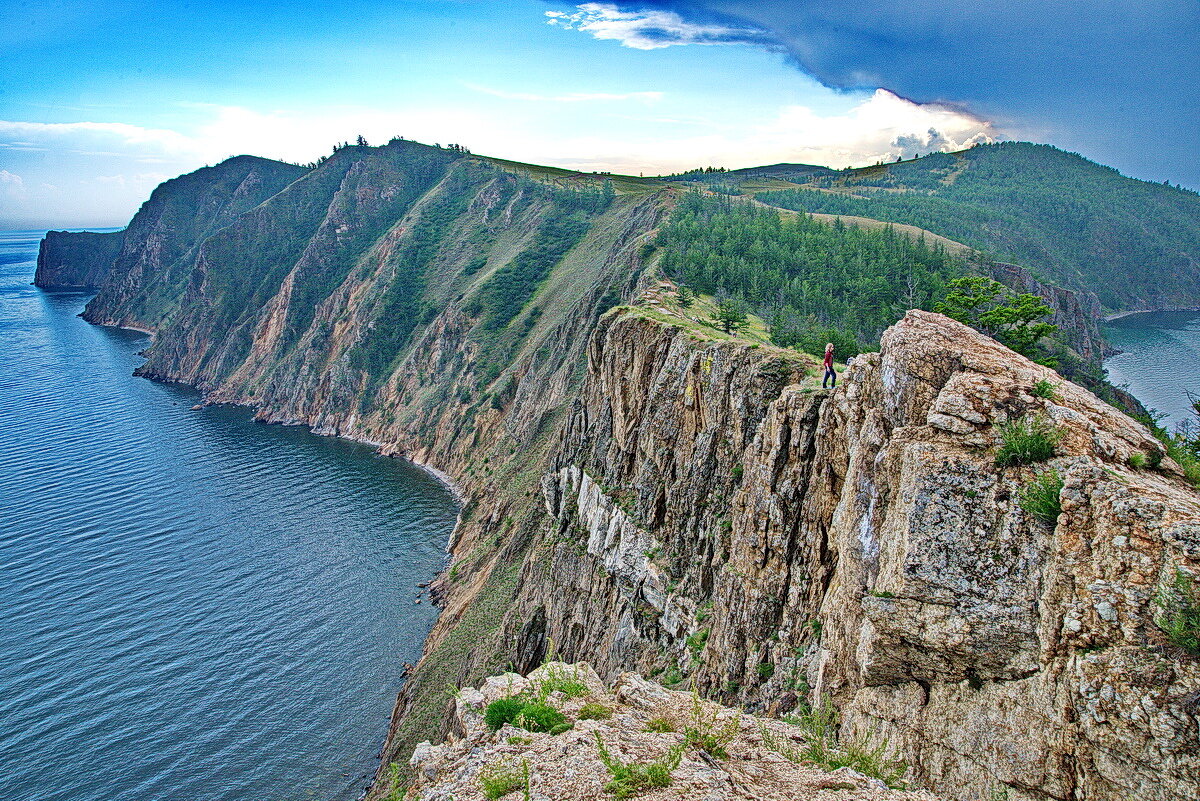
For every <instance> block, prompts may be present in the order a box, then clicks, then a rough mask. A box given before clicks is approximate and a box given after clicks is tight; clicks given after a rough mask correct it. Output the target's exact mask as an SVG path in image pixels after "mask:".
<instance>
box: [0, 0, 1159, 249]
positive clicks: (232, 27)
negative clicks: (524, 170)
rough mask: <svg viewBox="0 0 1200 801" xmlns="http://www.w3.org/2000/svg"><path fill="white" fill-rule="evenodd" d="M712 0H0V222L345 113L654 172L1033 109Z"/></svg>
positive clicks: (331, 126)
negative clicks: (906, 72) (920, 84)
mask: <svg viewBox="0 0 1200 801" xmlns="http://www.w3.org/2000/svg"><path fill="white" fill-rule="evenodd" d="M717 5H720V4H717ZM724 5H725V6H729V7H723V8H717V7H716V6H714V4H697V3H655V2H646V3H642V4H641V5H637V6H628V7H620V6H619V5H617V4H612V3H586V4H582V5H580V4H577V3H554V2H535V1H534V0H514V2H505V3H495V2H473V1H472V0H420V1H415V0H410V1H409V2H405V1H404V0H393V1H392V2H388V3H380V2H366V1H363V2H349V3H347V2H341V3H339V2H333V1H332V0H331V1H330V2H325V3H307V2H302V3H293V4H289V5H287V6H283V5H259V4H251V3H233V2H225V3H221V2H186V3H185V2H159V3H154V4H147V3H144V2H135V1H134V0H100V1H99V2H87V3H84V2H77V0H65V2H62V3H59V4H55V5H45V4H37V3H13V2H9V1H8V0H0V19H3V20H4V24H3V28H2V29H0V74H3V75H6V76H8V77H7V79H6V80H5V81H4V82H3V83H2V84H0V226H3V227H14V226H30V227H40V226H60V227H66V226H87V225H93V226H98V225H119V224H123V223H124V222H126V221H127V220H128V219H129V217H130V215H131V214H132V213H133V212H134V211H135V210H136V208H137V205H138V204H139V203H140V202H141V201H143V200H144V199H145V198H146V197H147V196H148V195H149V192H150V190H151V189H153V187H154V186H155V185H157V184H158V183H159V182H160V181H162V180H164V179H165V178H169V177H173V176H174V175H177V174H179V173H181V172H185V171H188V170H191V169H195V168H197V167H200V166H203V165H205V164H210V163H215V162H217V161H219V160H221V159H223V158H225V157H228V156H231V155H236V154H239V153H253V154H256V155H262V156H267V157H272V158H282V159H287V160H291V161H301V162H307V161H310V160H313V159H315V158H317V157H318V156H319V155H321V154H323V153H326V152H328V150H329V149H330V147H331V145H332V144H333V143H335V142H337V141H339V140H348V139H353V137H354V136H356V135H358V134H360V133H361V134H363V135H364V136H366V137H367V139H368V140H369V141H372V142H382V141H383V140H386V139H387V138H388V137H390V136H392V135H397V134H399V135H403V136H405V137H407V138H410V139H416V140H418V141H425V142H441V143H448V142H458V143H461V144H465V145H467V146H468V147H470V148H471V149H472V150H474V151H475V152H477V153H486V154H489V155H495V156H500V157H504V158H512V159H518V160H526V161H534V162H539V163H549V164H556V165H563V166H571V167H578V168H582V169H607V170H614V171H621V172H632V173H638V172H644V173H646V174H655V173H660V172H670V171H675V170H679V169H687V168H690V167H693V166H700V165H708V164H713V165H718V166H726V167H741V166H751V165H755V164H765V163H773V162H779V161H801V162H810V163H822V164H828V165H831V166H847V165H853V164H866V163H872V162H874V161H876V160H878V159H881V158H890V157H894V155H897V154H900V153H903V154H905V155H911V153H912V152H914V151H917V152H924V151H927V150H931V149H934V148H938V147H943V148H950V147H958V146H961V145H963V144H965V143H969V142H972V141H981V140H984V139H988V138H1002V137H1005V136H1009V137H1011V136H1013V135H1014V134H1016V135H1020V134H1023V133H1026V132H1029V133H1033V134H1036V133H1038V126H1039V125H1041V124H1042V121H1040V120H1038V119H1037V118H1036V115H1032V114H1026V115H1025V118H1022V117H1020V115H1012V114H1007V109H1006V107H1004V106H1003V105H1002V104H1000V105H997V104H995V103H990V104H989V103H981V104H980V106H979V108H980V109H983V108H986V113H985V112H984V111H981V110H976V109H973V108H972V107H971V106H964V105H961V104H958V103H959V101H963V100H969V99H970V98H963V97H955V96H953V94H952V93H949V94H939V93H936V92H933V93H925V96H923V97H921V99H922V100H925V101H927V102H925V103H924V104H922V103H916V102H912V101H910V100H906V99H903V98H902V97H900V96H897V94H896V93H894V91H899V89H896V88H895V87H892V86H889V85H888V80H890V78H889V76H887V75H883V74H880V75H875V74H868V73H869V72H870V70H858V71H857V72H856V71H854V70H855V69H856V68H855V67H854V65H853V64H849V65H848V66H847V65H845V64H841V65H839V69H841V70H842V71H841V72H839V73H838V74H836V75H835V74H834V71H831V69H830V68H829V65H828V64H825V63H821V62H818V61H813V62H812V63H806V62H805V61H804V60H803V59H802V58H800V57H798V55H797V54H798V53H805V52H808V50H806V49H805V48H807V47H808V46H807V45H805V44H804V43H803V42H801V43H797V42H796V41H795V37H794V35H793V34H794V32H793V33H789V32H788V30H787V29H786V24H785V23H786V22H787V21H786V20H783V21H781V20H780V19H778V18H767V17H762V16H761V15H760V16H759V17H758V18H754V19H751V18H750V17H748V16H747V15H746V14H744V13H742V12H744V11H745V9H739V8H737V7H736V6H737V5H738V4H736V3H733V4H729V3H726V4H724ZM750 5H751V6H753V4H750ZM772 5H777V4H772V3H764V4H759V5H758V6H753V7H754V8H759V9H761V8H766V7H770V6H772ZM784 5H785V6H786V5H787V4H784ZM793 5H795V4H793ZM776 10H777V11H778V9H776ZM785 16H786V15H785ZM922 36H923V34H920V32H918V33H917V34H915V35H914V39H915V40H921V37H922ZM789 37H791V38H789ZM900 39H903V37H902V36H900V37H898V41H897V43H896V44H895V45H894V46H895V47H896V48H903V47H904V43H903V41H899V40H900ZM831 48H832V46H831ZM809 49H811V48H809ZM868 66H870V65H868ZM843 68H844V69H843ZM945 68H946V69H948V70H949V69H953V67H952V65H946V67H945ZM846 70H850V72H849V73H846ZM843 73H845V74H851V75H854V76H859V78H862V77H863V76H865V79H859V78H856V79H855V80H853V81H847V80H845V74H843ZM814 75H816V76H819V78H820V79H818V77H814ZM831 76H832V77H831ZM822 81H824V83H822ZM899 83H900V84H903V83H904V82H903V81H900V82H899ZM825 84H831V85H834V86H835V87H836V88H829V87H828V86H826V85H825ZM898 85H899V84H898ZM900 88H903V89H906V90H907V91H910V93H912V94H914V95H920V94H921V93H920V92H912V91H911V87H908V86H907V85H905V86H901V87H900ZM889 89H893V90H894V91H887V90H889ZM966 94H969V92H966ZM928 101H937V102H928ZM943 101H946V102H943ZM997 120H1002V121H1000V122H997ZM1051 132H1052V133H1053V131H1051ZM1032 138H1039V137H1037V136H1033V137H1032ZM1041 138H1047V139H1049V141H1055V139H1054V138H1053V137H1041ZM1060 138H1061V139H1062V141H1063V142H1064V143H1067V144H1075V143H1076V140H1078V139H1079V138H1078V137H1076V138H1075V139H1072V138H1071V136H1066V135H1063V136H1061V137H1060ZM1080 141H1083V140H1080ZM1076 147H1077V149H1083V150H1085V152H1086V149H1085V148H1080V147H1079V146H1078V145H1076ZM1118 166H1123V165H1118ZM1167 166H1168V167H1169V166H1170V165H1167ZM1146 172H1147V173H1149V172H1151V170H1149V168H1147V170H1146ZM1145 177H1149V178H1154V179H1156V180H1159V179H1161V178H1160V176H1159V175H1157V174H1147V175H1146V176H1145ZM1161 177H1170V178H1173V179H1176V180H1178V179H1179V178H1177V177H1176V176H1161ZM1181 177H1182V176H1181Z"/></svg>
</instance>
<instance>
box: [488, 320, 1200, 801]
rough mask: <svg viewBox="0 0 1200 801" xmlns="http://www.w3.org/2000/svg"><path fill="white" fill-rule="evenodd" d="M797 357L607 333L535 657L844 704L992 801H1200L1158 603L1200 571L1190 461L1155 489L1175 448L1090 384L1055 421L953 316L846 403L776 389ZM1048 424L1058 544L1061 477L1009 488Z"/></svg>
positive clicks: (1021, 475) (540, 595)
mask: <svg viewBox="0 0 1200 801" xmlns="http://www.w3.org/2000/svg"><path fill="white" fill-rule="evenodd" d="M772 359H773V356H772V355H770V354H768V353H765V352H763V349H761V348H759V349H752V348H747V347H738V346H736V345H732V344H730V343H705V342H694V341H693V340H692V337H691V335H690V334H689V333H688V332H687V331H686V329H682V328H678V329H668V330H663V329H662V328H661V327H658V326H657V325H656V324H655V323H653V322H650V321H647V320H645V319H644V318H643V317H640V316H639V315H637V314H634V313H627V314H623V315H620V316H617V317H615V318H610V319H609V320H607V321H606V324H605V326H604V327H603V328H602V329H601V330H600V331H598V332H597V335H596V340H595V342H594V344H593V346H592V349H591V351H590V357H589V360H590V367H591V372H590V375H589V380H588V383H587V385H586V386H585V388H584V391H583V396H582V400H581V402H580V403H579V404H577V405H576V406H575V407H574V410H573V412H572V415H571V418H570V419H569V420H568V422H567V425H566V427H565V429H564V436H563V439H562V446H561V450H560V454H559V455H558V456H557V457H556V458H555V459H554V461H553V462H552V464H551V468H550V470H549V471H548V472H547V475H546V477H545V480H544V486H545V495H546V502H547V508H548V510H549V515H550V519H549V521H547V524H546V526H545V528H544V533H543V534H542V539H541V540H540V541H539V542H537V543H535V545H534V546H533V549H532V551H531V554H532V556H531V557H530V559H529V560H528V561H527V562H526V565H525V571H524V574H523V581H522V582H521V587H522V590H521V591H520V592H519V593H518V600H517V604H518V608H519V612H518V613H516V614H514V615H513V616H512V617H511V618H510V624H509V625H510V631H511V635H510V636H512V637H513V638H515V639H516V640H517V642H518V646H517V652H518V653H521V654H524V655H526V657H527V658H530V659H534V658H536V657H537V648H536V647H535V646H534V645H533V644H532V643H531V642H529V641H528V640H530V639H536V638H538V637H541V636H545V637H550V638H553V640H554V642H555V643H556V644H557V645H558V647H559V649H560V652H561V653H563V654H565V655H566V656H568V657H572V658H573V657H575V656H576V655H583V654H586V655H587V657H588V658H589V659H590V660H591V661H592V662H593V663H594V664H595V665H596V666H597V669H598V670H599V671H600V672H601V674H602V675H608V676H613V675H615V674H616V673H617V672H619V671H621V670H623V669H629V668H638V669H640V670H643V671H649V672H659V673H661V675H665V676H669V677H670V678H671V680H678V679H682V678H687V677H689V676H690V677H691V678H694V680H695V681H696V682H697V684H698V685H699V686H700V687H702V688H704V690H705V691H706V692H707V693H708V694H710V695H715V696H718V697H721V698H723V699H725V700H727V701H730V702H739V703H743V704H748V705H750V706H752V707H755V708H771V709H774V710H776V711H787V710H788V708H789V707H791V706H794V705H795V704H797V703H798V702H800V701H802V700H805V699H804V696H806V695H807V696H808V699H807V700H810V701H813V700H819V699H820V698H821V697H824V696H828V697H829V698H831V699H832V700H833V702H834V703H835V704H836V705H837V706H838V707H839V708H840V709H841V710H842V713H843V726H844V728H845V730H846V731H847V732H848V733H849V732H856V731H857V732H861V731H865V730H868V729H870V730H873V731H874V732H876V733H881V734H884V735H887V736H888V737H889V738H890V739H891V741H892V743H893V744H899V745H901V751H902V752H903V753H905V754H906V755H907V756H908V757H909V758H910V759H912V760H913V762H914V763H915V765H916V766H917V770H918V773H919V775H920V777H921V778H922V779H923V780H924V781H926V782H927V783H928V784H929V785H930V786H933V787H935V788H937V789H939V790H941V791H945V792H956V793H961V794H962V795H964V796H965V797H972V798H986V797H988V794H989V793H990V792H991V790H992V789H993V788H997V787H1004V788H1006V789H1007V790H1008V791H1009V792H1010V797H1011V798H1020V799H1026V798H1028V799H1045V798H1061V799H1085V798H1086V799H1101V798H1104V799H1124V798H1132V797H1137V798H1146V799H1163V801H1166V799H1173V798H1185V797H1193V796H1195V795H1196V794H1197V793H1198V792H1200V783H1198V780H1197V776H1200V761H1198V760H1200V756H1198V754H1200V748H1198V746H1200V743H1198V741H1197V723H1198V719H1197V713H1198V711H1200V710H1198V709H1197V697H1196V690H1197V688H1200V663H1198V662H1197V661H1196V660H1195V659H1192V658H1189V657H1186V656H1185V655H1183V654H1181V653H1180V652H1178V651H1177V650H1174V649H1172V647H1171V646H1170V645H1169V644H1168V643H1167V641H1166V640H1165V638H1164V636H1163V634H1162V632H1161V631H1159V629H1158V628H1157V627H1156V626H1155V624H1154V622H1153V616H1154V605H1153V602H1152V598H1153V596H1154V594H1155V588H1156V587H1157V586H1159V585H1161V584H1162V583H1163V582H1165V581H1166V580H1168V579H1169V578H1170V577H1171V576H1172V575H1173V574H1174V571H1175V570H1176V569H1178V568H1184V569H1186V570H1189V571H1191V572H1192V573H1193V574H1194V573H1195V571H1196V570H1197V569H1200V540H1198V539H1197V536H1198V534H1200V498H1198V497H1197V495H1196V494H1195V492H1194V491H1193V490H1191V489H1190V488H1189V487H1187V486H1186V485H1185V484H1184V483H1183V482H1182V481H1181V480H1179V479H1178V478H1177V477H1176V476H1175V475H1174V472H1175V470H1174V467H1173V465H1172V463H1171V462H1170V460H1168V459H1163V461H1162V462H1161V468H1160V469H1159V470H1157V471H1153V470H1144V469H1134V468H1131V467H1129V463H1130V461H1131V457H1134V458H1133V459H1132V461H1133V463H1135V464H1142V463H1145V462H1143V461H1142V460H1141V459H1138V458H1137V457H1136V456H1135V455H1136V454H1140V455H1141V456H1142V457H1143V458H1148V459H1149V461H1150V462H1151V463H1153V462H1155V461H1157V460H1158V459H1159V458H1160V457H1161V448H1160V446H1159V444H1158V443H1157V441H1155V440H1154V439H1153V438H1151V437H1150V436H1149V434H1148V433H1147V432H1146V431H1145V430H1144V429H1143V428H1142V427H1141V426H1139V425H1137V424H1135V423H1133V422H1132V421H1131V420H1129V419H1128V418H1126V417H1124V416H1123V415H1121V414H1120V413H1119V412H1116V411H1115V410H1113V409H1112V408H1111V407H1108V406H1107V405H1105V404H1103V403H1102V402H1100V401H1098V400H1097V399H1096V398H1095V397H1094V396H1092V395H1091V394H1090V393H1088V392H1086V391H1085V390H1082V389H1080V388H1078V387H1075V386H1074V385H1071V384H1067V383H1062V384H1060V385H1059V386H1058V388H1057V390H1056V392H1057V395H1056V398H1055V399H1054V400H1046V399H1042V398H1039V397H1035V395H1034V394H1033V393H1032V391H1031V390H1032V387H1033V385H1034V383H1035V382H1036V381H1039V380H1051V381H1053V380H1054V376H1053V374H1052V373H1051V372H1049V371H1047V370H1046V369H1045V368H1042V367H1039V366H1037V365H1035V364H1033V363H1032V362H1029V361H1027V360H1025V359H1023V358H1021V357H1018V356H1016V355H1015V354H1013V353H1011V352H1010V351H1007V350H1006V349H1005V348H1003V347H1001V346H999V345H998V344H996V343H995V342H993V341H991V340H989V339H987V338H985V337H982V336H980V335H978V334H976V333H975V332H973V331H971V330H970V329H968V328H966V327H964V326H961V325H959V324H957V323H954V322H953V321H950V320H948V319H946V318H944V317H941V316H938V315H933V314H929V313H924V312H911V313H910V314H909V315H908V316H907V317H906V318H905V319H904V320H903V321H902V322H901V323H899V324H898V325H896V326H895V327H894V328H892V329H890V330H889V331H888V333H887V334H886V335H885V337H884V340H883V347H882V350H881V353H879V354H871V355H867V356H864V357H861V358H860V359H859V360H857V361H856V363H855V364H854V365H853V366H852V367H851V368H850V369H849V370H848V372H847V374H846V376H845V378H844V383H843V385H842V386H841V387H839V388H838V389H837V390H836V391H834V392H832V393H830V394H829V395H828V396H826V395H824V394H822V393H820V392H817V391H813V390H812V389H811V387H807V386H805V385H804V384H799V385H796V384H792V383H790V382H791V379H792V378H793V377H794V376H788V375H786V371H782V370H781V371H780V372H781V373H784V375H781V376H780V379H779V380H778V382H777V383H772V382H771V381H768V382H766V383H764V382H763V380H762V379H761V376H762V375H763V373H764V368H765V367H766V366H767V365H770V364H772ZM765 372H767V373H774V368H773V366H772V368H771V369H768V370H765ZM781 385H786V386H781ZM1029 415H1044V416H1045V418H1046V419H1048V420H1051V421H1053V422H1054V424H1055V425H1056V426H1057V427H1058V428H1059V429H1060V431H1061V433H1062V440H1061V443H1060V445H1059V449H1058V453H1059V455H1058V456H1056V457H1055V458H1054V459H1053V460H1051V461H1050V462H1049V463H1048V464H1046V465H1045V466H1042V467H1041V469H1053V470H1056V471H1057V472H1058V474H1059V475H1061V477H1062V479H1063V483H1064V488H1063V490H1062V493H1061V503H1062V508H1063V512H1062V514H1061V515H1060V516H1059V517H1058V519H1057V522H1056V524H1054V525H1053V526H1051V525H1048V524H1046V523H1043V522H1039V521H1038V520H1037V519H1035V518H1033V517H1032V516H1031V515H1030V514H1028V513H1027V512H1025V511H1024V510H1023V509H1022V507H1021V504H1020V502H1019V496H1020V493H1021V491H1022V488H1023V487H1025V486H1026V485H1027V484H1028V483H1029V482H1030V481H1031V480H1032V479H1033V477H1034V473H1035V471H1034V470H1033V469H1032V468H1028V467H1007V468H1000V467H997V465H996V461H995V453H996V447H997V445H998V444H999V434H998V430H999V428H998V427H999V426H1000V425H1001V424H1003V423H1004V422H1006V421H1009V420H1013V419H1016V418H1021V417H1027V416H1029ZM518 624H519V625H518ZM522 637H524V638H525V640H526V641H522Z"/></svg>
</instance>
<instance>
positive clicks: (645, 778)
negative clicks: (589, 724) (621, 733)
mask: <svg viewBox="0 0 1200 801" xmlns="http://www.w3.org/2000/svg"><path fill="white" fill-rule="evenodd" d="M596 747H597V748H598V749H599V751H600V761H601V762H603V763H604V767H605V768H607V769H608V773H609V775H610V776H611V777H612V779H611V780H610V781H609V782H608V783H607V784H605V785H604V790H605V792H607V793H609V794H610V795H612V796H613V797H614V798H633V797H635V796H638V795H641V794H642V793H646V792H649V791H650V790H655V789H658V788H661V787H670V786H671V772H672V771H674V770H675V768H677V767H679V763H680V761H682V759H683V747H684V746H683V744H682V743H680V744H678V745H676V746H673V747H672V748H671V750H669V751H667V753H666V754H665V755H664V756H663V757H662V758H661V759H656V760H655V761H653V762H628V763H627V762H624V761H622V760H621V759H619V758H618V757H615V756H613V755H612V753H611V752H610V751H609V750H608V748H607V746H605V745H604V741H603V740H602V739H600V735H599V734H596Z"/></svg>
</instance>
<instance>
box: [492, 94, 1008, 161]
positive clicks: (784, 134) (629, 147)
mask: <svg viewBox="0 0 1200 801" xmlns="http://www.w3.org/2000/svg"><path fill="white" fill-rule="evenodd" d="M931 131H933V132H934V133H935V134H936V137H935V136H934V135H933V134H931ZM998 136H999V134H998V133H997V132H996V131H995V130H994V129H993V128H992V126H991V125H990V124H989V123H987V122H986V121H982V120H980V119H978V118H976V117H974V116H972V115H970V114H966V113H963V112H960V111H956V110H954V109H950V108H946V107H943V106H936V105H921V104H918V103H913V102H911V101H909V100H905V99H904V98H901V97H897V96H896V95H894V94H892V93H890V92H887V91H885V90H882V89H881V90H878V91H876V92H875V93H874V94H872V95H871V96H869V97H867V98H866V99H865V100H864V101H863V102H862V103H860V104H859V105H857V106H855V107H853V108H851V109H849V110H848V111H846V112H845V113H842V114H834V115H828V116H822V115H819V114H817V113H816V112H814V111H813V110H812V109H810V108H808V107H805V106H786V107H784V108H782V109H780V110H779V112H778V113H777V114H776V115H775V116H774V118H772V119H770V120H767V121H765V122H762V123H759V124H757V125H753V124H744V123H741V122H738V123H733V124H729V125H726V126H721V127H718V126H716V125H713V126H712V127H710V129H709V130H708V131H707V132H705V133H701V134H693V135H683V136H673V137H660V136H655V137H653V138H651V137H642V138H638V139H623V140H620V141H614V140H613V139H611V138H607V137H601V136H584V137H575V138H565V139H553V140H547V141H537V142H536V143H533V142H521V141H513V142H512V147H513V149H512V150H508V151H506V152H505V153H504V155H506V157H508V158H514V159H520V160H532V161H539V162H543V163H549V164H552V165H556V166H563V167H572V168H576V169H586V170H611V171H613V172H624V173H634V174H636V173H639V172H645V173H646V174H656V173H669V172H677V171H679V170H684V169H690V168H693V167H698V166H707V165H713V166H721V167H729V168H737V167H751V166H757V165H762V164H773V163H777V162H800V163H806V164H820V165H825V166H829V167H836V168H840V167H852V166H864V165H867V164H874V163H875V162H877V161H893V160H895V158H896V156H898V155H903V156H905V157H908V156H911V155H912V151H913V150H917V151H919V152H921V153H929V152H931V151H933V150H958V149H961V148H964V147H969V146H971V145H972V144H975V143H977V142H981V141H991V140H993V139H995V138H997V137H998ZM898 142H899V143H900V144H898ZM487 152H489V153H491V152H495V150H489V151H487Z"/></svg>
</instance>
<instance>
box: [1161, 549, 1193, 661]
mask: <svg viewBox="0 0 1200 801" xmlns="http://www.w3.org/2000/svg"><path fill="white" fill-rule="evenodd" d="M1154 605H1155V606H1157V607H1158V614H1157V615H1155V617H1154V622H1155V623H1156V624H1157V625H1158V627H1159V628H1160V629H1162V630H1163V633H1165V634H1166V635H1167V639H1168V640H1170V641H1171V642H1172V643H1173V644H1175V645H1177V646H1179V647H1180V648H1182V649H1183V650H1184V651H1186V652H1187V653H1189V654H1191V655H1192V656H1200V592H1198V591H1197V589H1196V582H1195V579H1193V578H1192V577H1191V575H1189V574H1188V573H1187V571H1185V570H1184V569H1183V568H1179V567H1177V568H1175V576H1174V578H1172V579H1171V580H1170V581H1169V582H1167V583H1166V584H1164V585H1162V586H1161V587H1159V588H1158V592H1157V593H1156V594H1155V596H1154Z"/></svg>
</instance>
